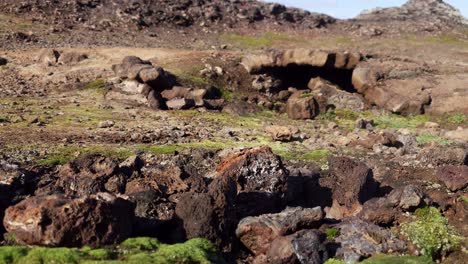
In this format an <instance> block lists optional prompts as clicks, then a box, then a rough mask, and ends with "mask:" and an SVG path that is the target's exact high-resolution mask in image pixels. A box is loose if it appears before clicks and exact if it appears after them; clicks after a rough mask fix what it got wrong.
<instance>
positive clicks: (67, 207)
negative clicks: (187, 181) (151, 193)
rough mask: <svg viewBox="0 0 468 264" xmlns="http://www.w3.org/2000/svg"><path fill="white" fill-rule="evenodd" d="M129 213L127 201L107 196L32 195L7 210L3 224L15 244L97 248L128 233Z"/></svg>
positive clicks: (122, 238)
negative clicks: (77, 197) (67, 196)
mask: <svg viewBox="0 0 468 264" xmlns="http://www.w3.org/2000/svg"><path fill="white" fill-rule="evenodd" d="M133 210H134V209H133V205H132V203H131V202H129V201H127V200H124V199H122V198H117V197H114V196H112V195H110V194H107V193H99V194H97V195H92V196H89V197H87V198H79V199H71V198H65V197H62V196H57V195H51V196H39V197H37V196H36V197H31V198H27V199H25V200H23V201H22V202H20V203H18V204H17V205H15V206H12V207H10V208H8V209H7V210H6V214H5V219H4V221H3V223H4V225H5V228H6V229H7V231H8V232H9V233H10V234H11V235H13V236H14V237H15V238H16V240H17V241H18V242H19V243H24V244H28V245H43V246H66V247H80V246H83V245H90V246H100V245H106V244H115V243H119V242H120V241H122V240H124V239H126V238H128V237H129V236H130V235H131V234H132V221H133V217H134V213H133Z"/></svg>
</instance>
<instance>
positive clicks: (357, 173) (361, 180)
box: [327, 157, 377, 219]
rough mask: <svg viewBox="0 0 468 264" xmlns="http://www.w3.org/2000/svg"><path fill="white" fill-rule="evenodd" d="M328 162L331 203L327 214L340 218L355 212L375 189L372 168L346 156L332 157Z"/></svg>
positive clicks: (370, 196)
mask: <svg viewBox="0 0 468 264" xmlns="http://www.w3.org/2000/svg"><path fill="white" fill-rule="evenodd" d="M329 164H330V178H329V180H330V184H331V186H330V187H331V188H332V192H333V194H332V197H333V205H332V208H331V209H330V211H329V212H328V213H327V216H328V217H331V218H337V219H341V218H343V217H346V216H351V215H355V214H357V213H358V212H359V211H360V210H361V208H362V203H364V202H365V201H367V200H369V199H370V198H372V195H373V194H374V193H375V191H376V189H377V185H376V183H375V181H374V179H373V175H372V170H371V169H370V168H369V167H367V165H366V164H364V163H362V162H359V161H354V160H352V159H350V158H347V157H332V158H330V159H329Z"/></svg>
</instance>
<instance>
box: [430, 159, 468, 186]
mask: <svg viewBox="0 0 468 264" xmlns="http://www.w3.org/2000/svg"><path fill="white" fill-rule="evenodd" d="M436 176H437V179H439V180H440V181H441V182H443V183H444V184H445V186H447V188H448V189H449V190H451V191H453V192H456V191H458V190H463V189H465V188H466V187H467V186H468V166H455V165H446V166H442V167H439V168H437V170H436Z"/></svg>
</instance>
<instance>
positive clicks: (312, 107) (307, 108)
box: [286, 91, 319, 119]
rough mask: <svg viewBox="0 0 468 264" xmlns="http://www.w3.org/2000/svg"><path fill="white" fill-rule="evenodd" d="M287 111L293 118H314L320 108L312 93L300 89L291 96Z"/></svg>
mask: <svg viewBox="0 0 468 264" xmlns="http://www.w3.org/2000/svg"><path fill="white" fill-rule="evenodd" d="M286 112H287V113H288V116H289V118H291V119H313V118H315V117H316V116H317V115H318V114H319V108H318V104H317V102H316V101H315V99H314V97H313V96H312V95H311V94H310V95H309V94H306V93H304V92H303V91H298V92H296V93H294V94H292V95H291V97H289V99H288V101H287V103H286Z"/></svg>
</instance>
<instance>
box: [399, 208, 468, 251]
mask: <svg viewBox="0 0 468 264" xmlns="http://www.w3.org/2000/svg"><path fill="white" fill-rule="evenodd" d="M401 233H402V234H403V235H404V236H406V237H407V238H408V239H409V240H410V241H411V242H412V243H413V244H414V245H416V246H417V247H418V248H420V249H421V253H422V254H423V255H425V256H428V257H433V258H436V257H439V256H444V255H446V253H448V252H451V251H453V250H456V249H458V248H459V247H460V243H461V241H462V237H460V236H459V235H458V234H457V232H456V231H455V229H454V228H453V227H452V226H450V225H449V224H448V221H447V219H446V218H445V217H444V216H442V214H441V213H440V212H439V210H438V209H437V208H434V207H426V208H420V209H418V210H416V212H415V215H414V221H412V222H408V223H403V224H402V225H401Z"/></svg>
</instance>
